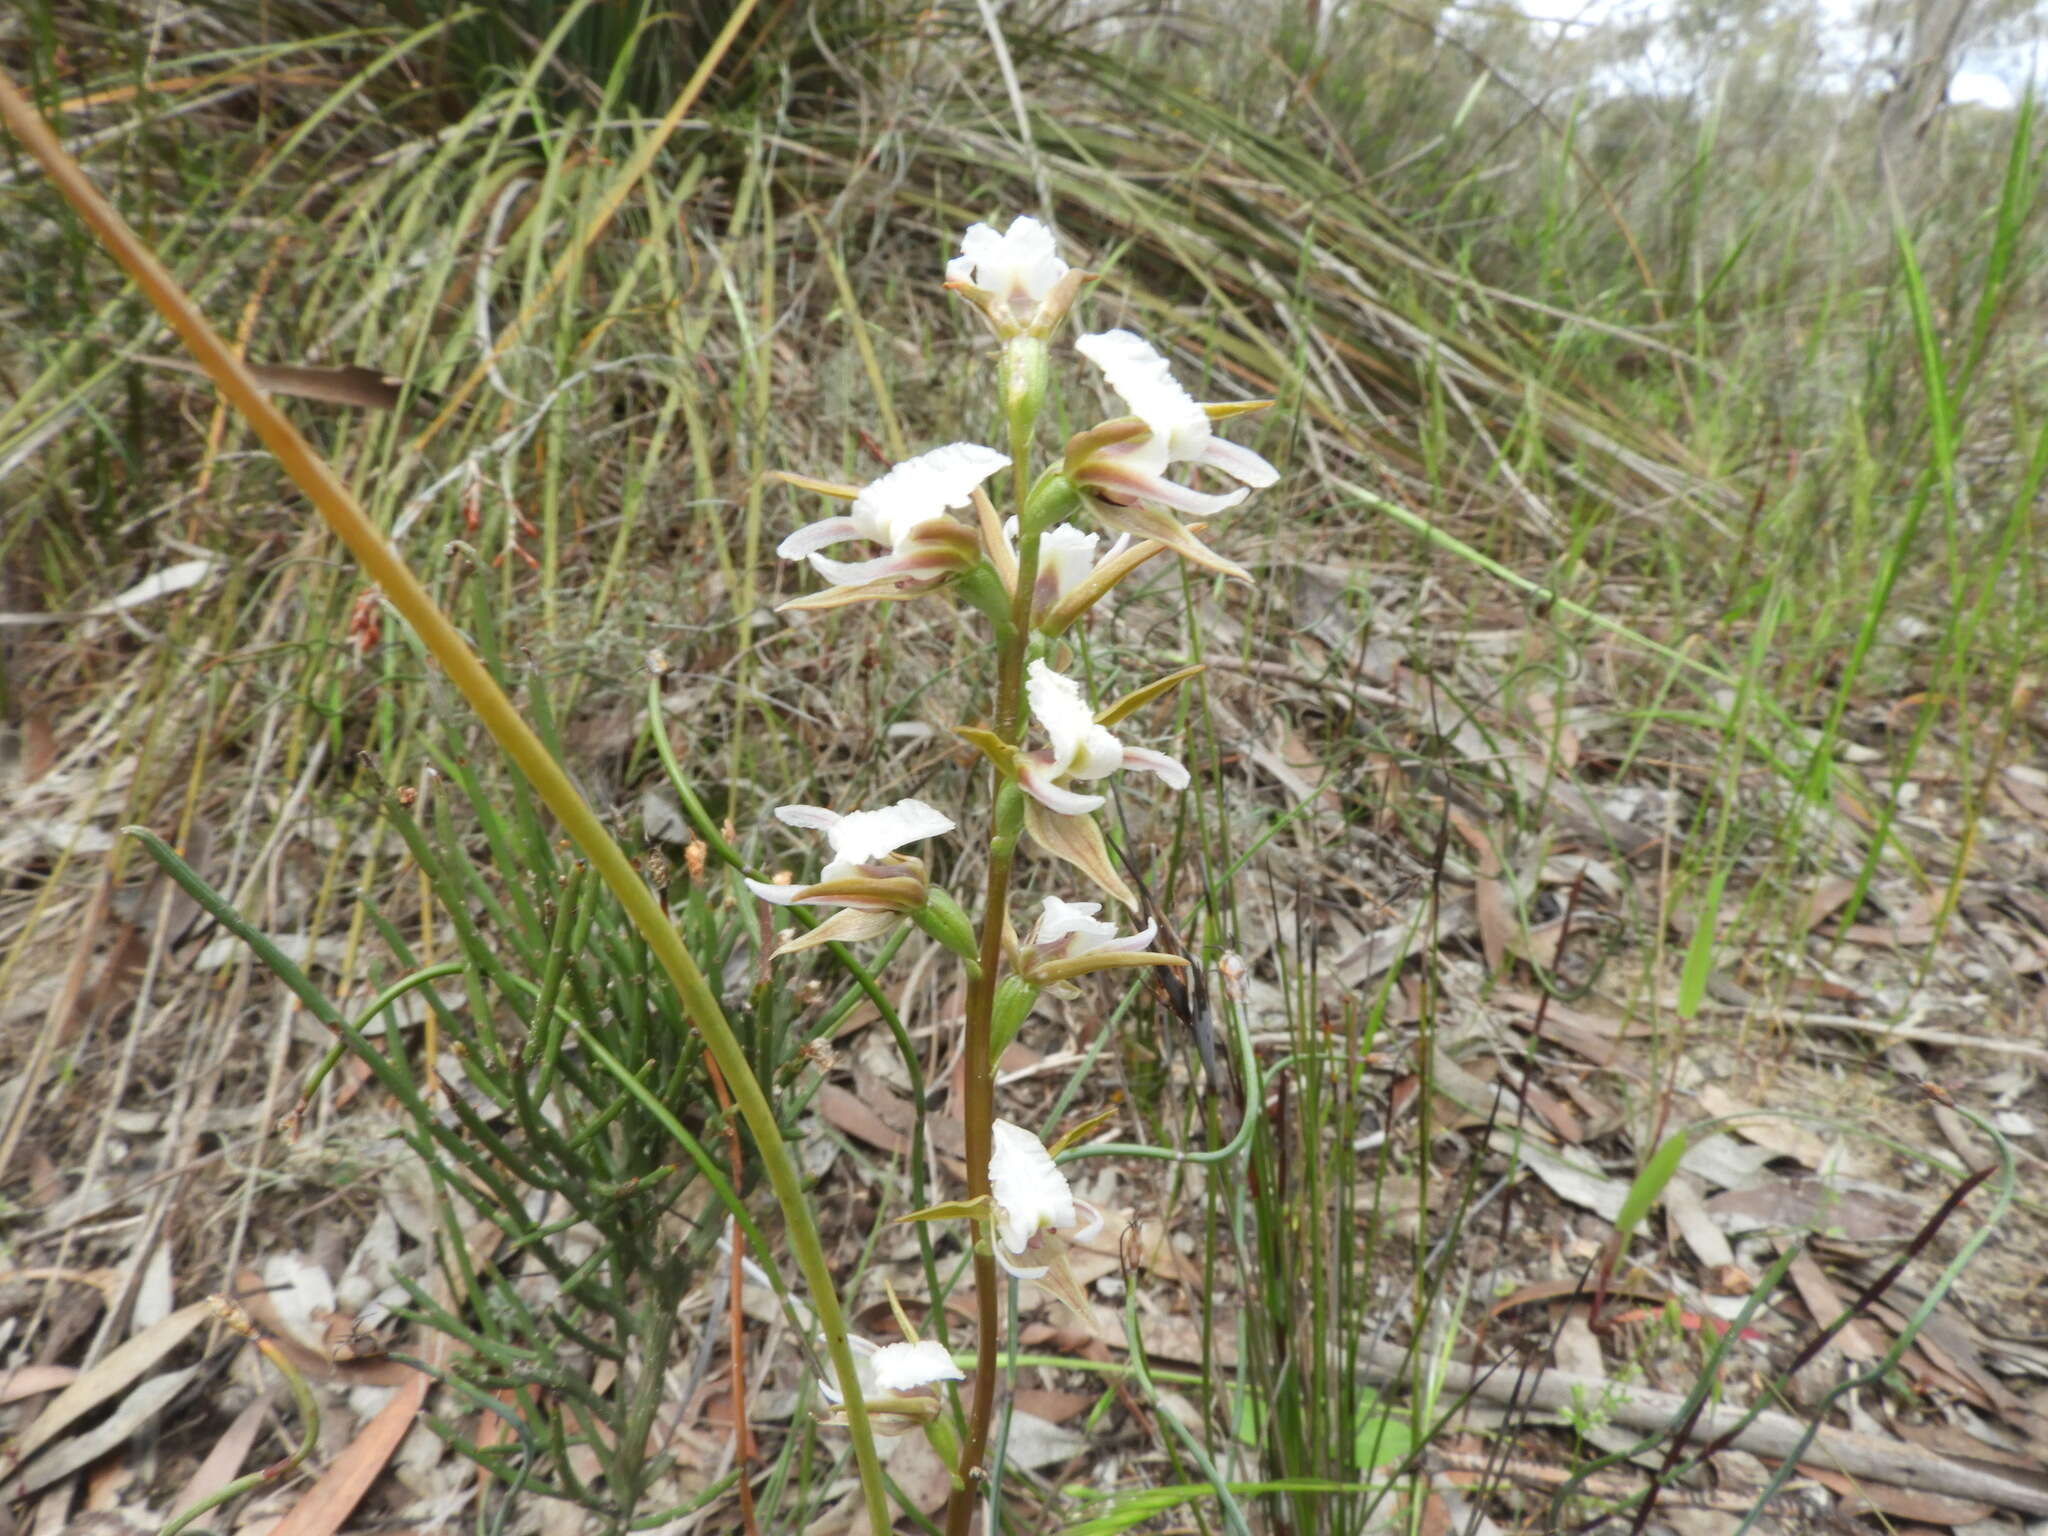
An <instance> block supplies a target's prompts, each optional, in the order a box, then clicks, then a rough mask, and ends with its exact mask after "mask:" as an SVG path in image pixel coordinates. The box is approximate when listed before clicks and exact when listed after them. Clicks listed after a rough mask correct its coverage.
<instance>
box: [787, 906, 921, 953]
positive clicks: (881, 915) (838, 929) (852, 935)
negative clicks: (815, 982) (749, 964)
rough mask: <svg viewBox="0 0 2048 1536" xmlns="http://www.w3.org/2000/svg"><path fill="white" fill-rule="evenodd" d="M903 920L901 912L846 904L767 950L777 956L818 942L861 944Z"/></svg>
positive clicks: (812, 947) (810, 947)
mask: <svg viewBox="0 0 2048 1536" xmlns="http://www.w3.org/2000/svg"><path fill="white" fill-rule="evenodd" d="M902 921H903V915H902V914H901V913H900V912H863V911H862V910H861V909H860V908H859V907H845V908H842V909H841V910H840V911H837V912H834V913H833V914H832V915H831V916H830V917H828V918H826V919H825V921H823V922H822V923H820V924H818V926H817V927H815V928H813V929H812V930H811V931H810V932H809V933H800V934H797V935H796V936H795V937H793V938H789V939H785V940H784V941H783V942H782V943H781V944H779V945H777V946H776V947H775V949H774V950H772V951H771V952H770V953H769V956H768V958H769V959H770V960H780V959H782V958H784V957H785V956H788V955H798V954H802V953H803V952H804V951H805V950H807V949H816V948H818V946H820V945H821V944H864V943H866V942H867V941H868V940H869V939H879V938H880V937H881V936H882V935H883V934H885V933H887V932H888V931H889V930H890V929H891V928H894V927H895V926H896V925H897V924H898V923H900V922H902Z"/></svg>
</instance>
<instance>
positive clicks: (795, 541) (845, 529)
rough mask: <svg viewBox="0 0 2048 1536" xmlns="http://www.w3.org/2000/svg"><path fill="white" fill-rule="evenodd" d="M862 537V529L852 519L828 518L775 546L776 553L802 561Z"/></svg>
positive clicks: (789, 558)
mask: <svg viewBox="0 0 2048 1536" xmlns="http://www.w3.org/2000/svg"><path fill="white" fill-rule="evenodd" d="M859 537H861V527H860V524H859V523H856V522H855V521H854V520H853V519H852V518H850V517H828V518H826V519H825V520H824V521H823V522H818V523H810V524H807V525H806V526H804V527H802V528H799V529H797V531H796V532H795V533H792V534H791V535H790V536H789V537H788V538H786V539H784V540H783V541H782V542H781V543H780V544H778V545H776V546H775V553H776V554H778V555H780V556H782V558H783V559H785V560H801V559H802V558H803V557H804V556H805V555H808V554H811V553H812V552H813V551H816V550H820V549H824V548H826V547H827V546H829V545H833V544H841V543H844V542H845V541H846V540H848V539H857V538H859Z"/></svg>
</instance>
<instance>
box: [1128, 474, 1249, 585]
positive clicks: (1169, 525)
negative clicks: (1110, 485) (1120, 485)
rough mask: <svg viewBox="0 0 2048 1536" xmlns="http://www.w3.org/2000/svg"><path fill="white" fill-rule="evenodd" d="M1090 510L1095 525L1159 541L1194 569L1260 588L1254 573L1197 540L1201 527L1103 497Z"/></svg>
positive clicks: (1170, 514) (1156, 510)
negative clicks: (1253, 578)
mask: <svg viewBox="0 0 2048 1536" xmlns="http://www.w3.org/2000/svg"><path fill="white" fill-rule="evenodd" d="M1088 508H1089V511H1090V512H1091V513H1092V514H1093V515H1094V518H1095V521H1096V522H1098V523H1100V524H1102V526H1103V527H1105V528H1113V529H1115V530H1116V531H1117V532H1118V533H1128V534H1129V535H1130V536H1131V537H1132V538H1134V539H1156V540H1157V541H1158V542H1159V543H1161V544H1164V545H1165V546H1166V547H1167V548H1168V549H1170V550H1172V551H1173V552H1174V553H1175V554H1176V555H1179V556H1180V557H1181V559H1183V560H1185V561H1187V562H1188V563H1189V564H1190V565H1199V566H1201V567H1203V568H1204V569H1205V570H1211V571H1214V572H1215V573H1216V574H1217V575H1218V576H1227V577H1229V578H1230V579H1231V580H1232V581H1241V582H1243V583H1245V584H1246V585H1247V586H1256V585H1257V583H1256V582H1254V581H1253V580H1252V573H1251V572H1250V571H1248V570H1246V569H1245V568H1244V567H1243V566H1241V565H1239V564H1237V562H1236V561H1234V560H1226V559H1224V558H1223V557H1222V556H1221V555H1219V554H1217V553H1216V551H1215V550H1213V549H1211V548H1210V547H1209V546H1208V545H1206V544H1204V543H1203V542H1202V541H1201V540H1200V539H1198V538H1196V537H1195V535H1196V534H1197V533H1199V532H1201V530H1202V527H1203V525H1202V524H1200V523H1183V522H1182V521H1181V520H1180V519H1179V518H1177V517H1175V516H1174V515H1173V514H1172V513H1171V512H1162V511H1160V510H1159V509H1158V508H1157V507H1148V506H1144V505H1142V504H1140V503H1131V504H1129V505H1125V504H1123V503H1119V502H1113V501H1108V500H1105V499H1104V498H1102V497H1100V496H1092V497H1090V498H1089V500H1088Z"/></svg>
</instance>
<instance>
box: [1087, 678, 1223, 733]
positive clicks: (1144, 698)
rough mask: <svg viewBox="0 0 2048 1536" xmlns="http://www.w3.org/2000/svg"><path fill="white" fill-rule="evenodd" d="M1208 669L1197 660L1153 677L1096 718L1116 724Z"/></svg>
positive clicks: (1101, 721)
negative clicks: (1194, 662)
mask: <svg viewBox="0 0 2048 1536" xmlns="http://www.w3.org/2000/svg"><path fill="white" fill-rule="evenodd" d="M1208 670H1209V669H1208V668H1207V667H1206V666H1204V665H1202V664H1201V663H1199V662H1197V663H1196V664H1195V665H1194V666H1191V667H1182V668H1181V669H1180V670H1179V671H1177V672H1169V673H1167V674H1166V676H1164V677H1161V678H1155V679H1153V681H1151V682H1149V683H1147V684H1145V685H1144V686H1143V687H1142V688H1133V689H1132V690H1131V691H1130V692H1129V693H1127V694H1124V695H1123V696H1122V697H1121V698H1119V699H1117V700H1116V702H1114V703H1113V704H1111V705H1110V706H1109V708H1107V709H1105V710H1103V711H1102V712H1101V713H1100V714H1098V715H1097V716H1096V717H1095V718H1096V720H1097V722H1098V723H1100V724H1102V725H1115V724H1116V723H1117V722H1118V721H1119V720H1122V719H1125V718H1127V717H1128V716H1130V715H1132V714H1134V713H1136V712H1137V711H1138V710H1140V709H1143V708H1144V707H1145V706H1146V705H1147V704H1150V703H1151V702H1152V701H1153V700H1154V699H1157V698H1161V697H1163V696H1164V695H1166V694H1169V693H1171V692H1173V690H1174V689H1176V688H1178V687H1179V686H1180V685H1181V684H1182V683H1184V682H1186V681H1187V680H1188V679H1189V678H1191V677H1200V676H1201V675H1202V674H1203V673H1204V672H1206V671H1208Z"/></svg>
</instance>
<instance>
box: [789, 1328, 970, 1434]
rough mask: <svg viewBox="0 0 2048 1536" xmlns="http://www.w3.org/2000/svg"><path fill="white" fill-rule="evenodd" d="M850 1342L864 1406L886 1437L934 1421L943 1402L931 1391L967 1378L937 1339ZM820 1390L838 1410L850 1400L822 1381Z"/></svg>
mask: <svg viewBox="0 0 2048 1536" xmlns="http://www.w3.org/2000/svg"><path fill="white" fill-rule="evenodd" d="M847 1342H848V1343H849V1344H850V1345H852V1347H853V1354H854V1369H855V1370H856V1371H857V1372H858V1373H859V1375H860V1381H859V1387H860V1396H861V1401H862V1403H864V1404H865V1405H866V1406H867V1410H868V1414H869V1416H870V1418H871V1419H872V1421H873V1423H874V1426H875V1429H876V1430H877V1431H878V1432H879V1433H881V1434H885V1435H900V1434H902V1433H904V1432H905V1431H906V1430H910V1429H914V1428H916V1427H917V1426H918V1425H920V1424H927V1423H929V1422H931V1419H932V1417H933V1416H934V1415H935V1414H937V1413H938V1411H939V1400H938V1399H937V1398H936V1397H934V1396H932V1395H931V1394H930V1393H929V1392H927V1391H926V1390H925V1389H926V1388H928V1387H935V1386H937V1385H938V1384H939V1383H940V1382H942V1381H964V1380H966V1379H967V1378H966V1375H965V1373H964V1372H962V1371H961V1369H960V1367H959V1366H957V1365H955V1364H954V1363H953V1357H952V1356H951V1355H950V1354H948V1353H947V1352H946V1347H945V1345H943V1344H941V1343H939V1341H938V1340H936V1339H924V1340H914V1341H911V1342H908V1343H899V1344H882V1345H877V1344H875V1343H874V1342H872V1341H871V1340H868V1339H861V1338H854V1339H849V1340H848V1341H847ZM818 1391H819V1393H820V1394H821V1395H822V1396H823V1397H824V1399H825V1401H826V1402H827V1403H828V1404H830V1405H831V1406H832V1407H833V1408H834V1409H838V1408H839V1407H840V1405H841V1404H843V1403H844V1402H845V1401H846V1394H845V1393H844V1392H842V1391H841V1390H840V1389H839V1387H838V1385H837V1384H836V1383H834V1382H831V1381H829V1380H821V1381H819V1383H818ZM844 1421H845V1418H844V1415H843V1414H841V1413H837V1412H835V1413H833V1414H831V1415H829V1416H828V1417H827V1420H826V1422H827V1423H843V1422H844Z"/></svg>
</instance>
